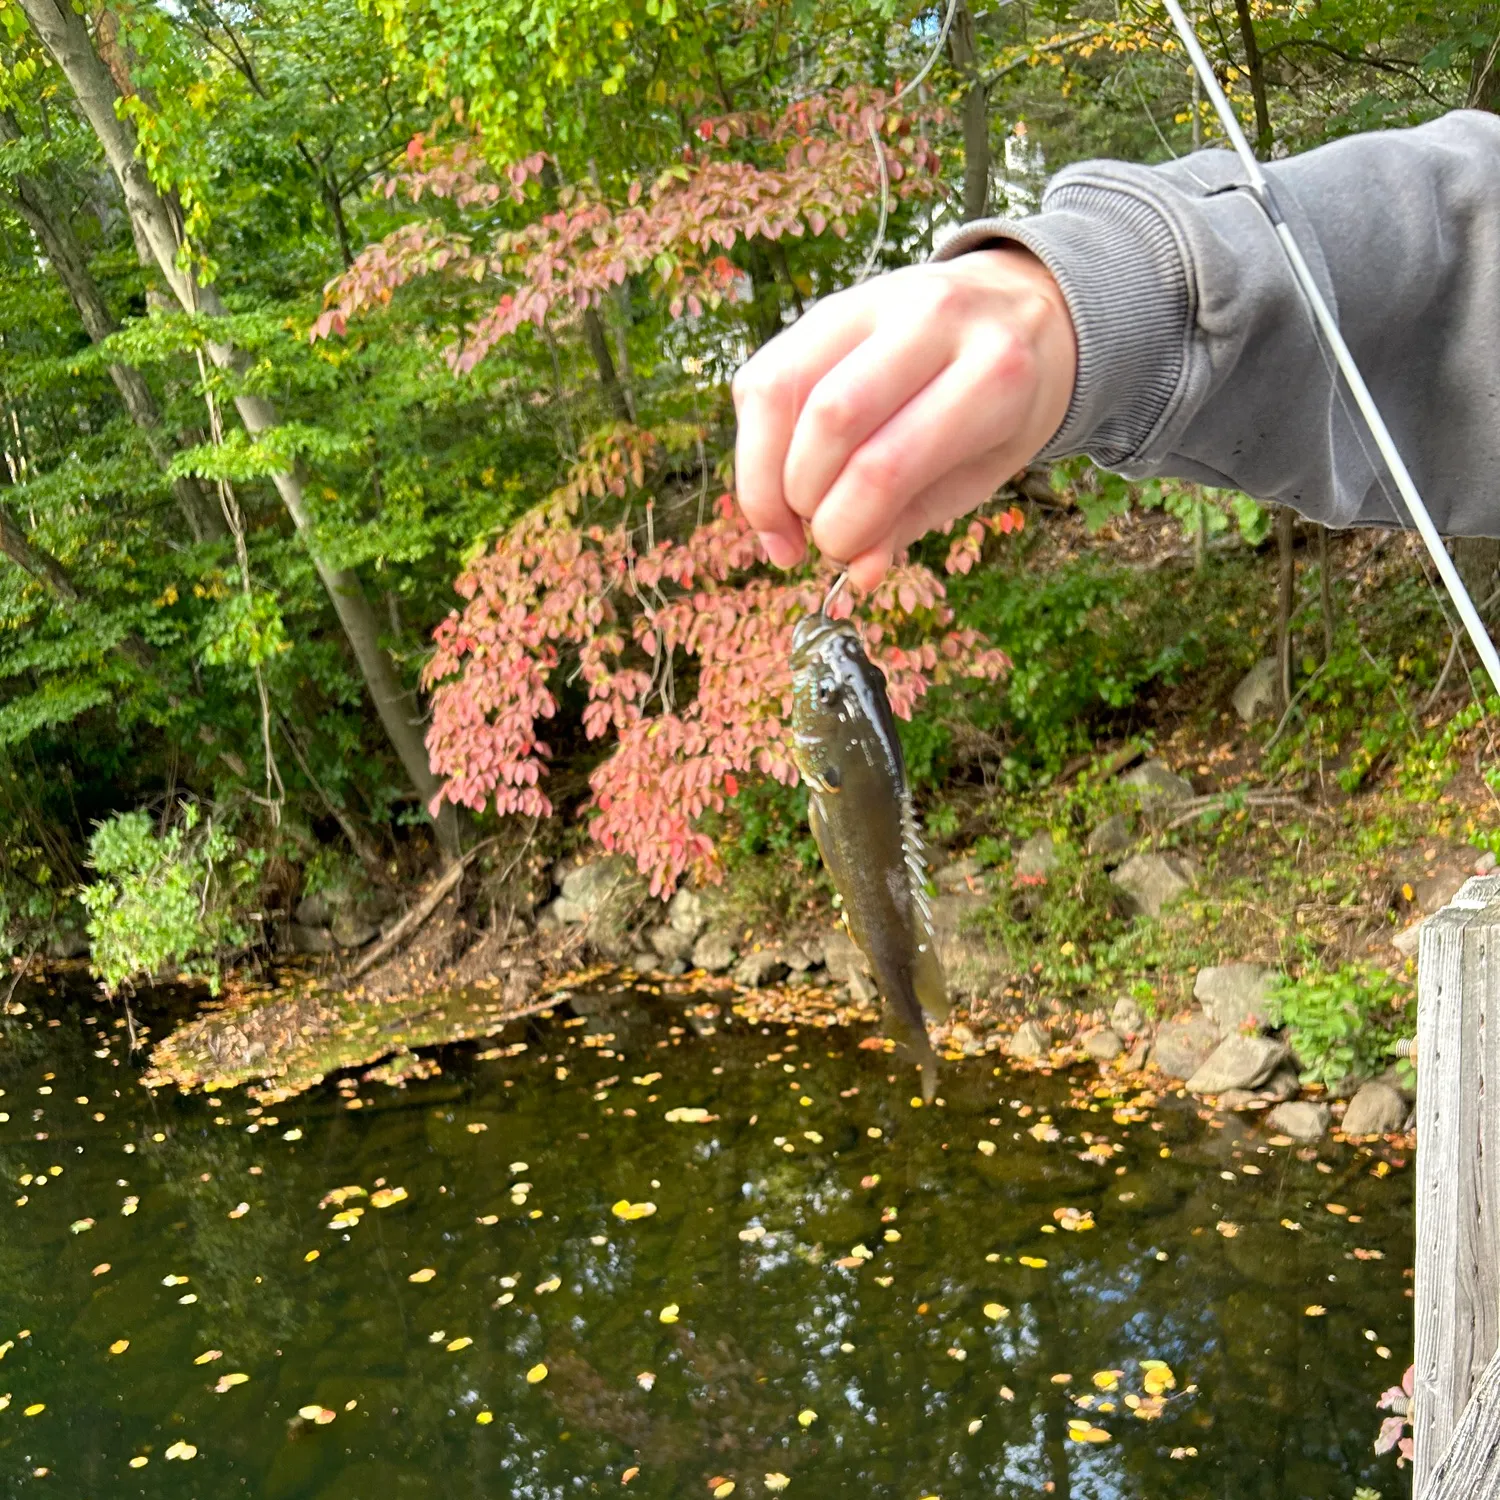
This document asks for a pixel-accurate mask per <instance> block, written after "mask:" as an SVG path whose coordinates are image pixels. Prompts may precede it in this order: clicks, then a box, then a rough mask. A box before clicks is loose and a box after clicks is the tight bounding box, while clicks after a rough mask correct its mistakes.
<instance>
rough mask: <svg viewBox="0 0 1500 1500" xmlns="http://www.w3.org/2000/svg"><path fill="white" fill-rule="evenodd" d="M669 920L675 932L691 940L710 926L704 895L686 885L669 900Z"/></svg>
mask: <svg viewBox="0 0 1500 1500" xmlns="http://www.w3.org/2000/svg"><path fill="white" fill-rule="evenodd" d="M667 922H668V924H669V925H670V927H671V928H672V931H673V932H680V933H681V934H682V935H683V936H684V937H685V938H687V939H688V941H689V942H691V941H692V940H693V939H694V938H695V937H697V936H698V935H699V934H700V933H701V932H702V931H703V929H704V928H705V927H707V926H708V913H707V912H706V911H705V910H704V907H703V897H702V896H700V895H699V894H698V893H697V891H690V890H688V888H687V887H686V886H683V888H682V889H681V890H679V891H678V892H677V894H676V895H674V896H673V897H672V899H671V900H670V901H669V902H667Z"/></svg>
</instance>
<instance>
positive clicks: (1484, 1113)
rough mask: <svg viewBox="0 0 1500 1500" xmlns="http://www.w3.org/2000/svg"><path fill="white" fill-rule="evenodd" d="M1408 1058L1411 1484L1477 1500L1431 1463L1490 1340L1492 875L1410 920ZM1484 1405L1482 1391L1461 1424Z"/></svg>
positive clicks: (1494, 1138) (1498, 1317) (1459, 1417)
mask: <svg viewBox="0 0 1500 1500" xmlns="http://www.w3.org/2000/svg"><path fill="white" fill-rule="evenodd" d="M1417 1069H1418V1084H1417V1142H1418V1149H1417V1251H1416V1262H1415V1273H1416V1281H1415V1287H1414V1296H1415V1299H1416V1302H1415V1316H1416V1384H1415V1390H1414V1396H1413V1402H1412V1408H1413V1409H1412V1427H1413V1433H1414V1445H1415V1453H1414V1469H1415V1474H1414V1477H1413V1481H1412V1493H1413V1494H1414V1495H1416V1496H1418V1497H1421V1500H1429V1496H1430V1497H1431V1500H1437V1496H1438V1495H1439V1494H1442V1495H1443V1496H1448V1495H1453V1496H1457V1495H1459V1494H1463V1495H1466V1496H1473V1497H1475V1500H1477V1496H1478V1494H1479V1493H1481V1492H1479V1491H1476V1490H1474V1489H1469V1488H1462V1487H1461V1488H1457V1489H1455V1488H1450V1487H1449V1486H1451V1485H1452V1484H1453V1483H1454V1482H1455V1477H1457V1478H1459V1479H1462V1478H1464V1477H1465V1476H1455V1475H1454V1474H1453V1472H1452V1469H1453V1467H1454V1465H1453V1464H1444V1465H1443V1469H1444V1472H1443V1473H1442V1475H1441V1476H1439V1475H1438V1474H1437V1472H1436V1471H1437V1470H1438V1467H1439V1465H1440V1464H1441V1463H1442V1461H1443V1459H1444V1456H1445V1455H1446V1454H1447V1453H1448V1450H1449V1445H1450V1443H1452V1441H1453V1439H1454V1435H1455V1433H1456V1432H1457V1431H1458V1429H1459V1426H1460V1423H1461V1422H1462V1421H1465V1407H1467V1406H1468V1405H1469V1401H1470V1397H1471V1396H1473V1395H1474V1394H1475V1390H1476V1387H1477V1386H1478V1385H1479V1383H1480V1380H1481V1377H1483V1376H1484V1375H1485V1373H1486V1370H1487V1367H1488V1366H1489V1365H1490V1362H1491V1360H1492V1359H1493V1358H1494V1356H1495V1354H1496V1350H1497V1345H1500V876H1494V875H1487V876H1483V877H1481V878H1478V879H1474V880H1470V881H1468V882H1467V883H1466V884H1465V885H1464V887H1463V889H1462V890H1461V891H1460V892H1459V893H1458V895H1457V896H1456V897H1455V898H1454V900H1453V902H1452V904H1451V905H1449V906H1446V907H1444V908H1443V910H1442V911H1440V912H1438V913H1437V914H1436V915H1435V916H1433V917H1432V918H1430V919H1429V920H1428V921H1427V922H1426V923H1425V924H1424V926H1423V928H1422V937H1421V958H1420V962H1419V965H1418V1000H1417ZM1481 1407H1482V1408H1483V1411H1481V1410H1480V1408H1481ZM1485 1411H1487V1412H1489V1413H1490V1420H1491V1421H1493V1419H1494V1413H1495V1403H1494V1399H1493V1396H1492V1397H1491V1399H1490V1400H1488V1401H1485V1402H1478V1403H1476V1407H1475V1409H1474V1410H1473V1411H1471V1412H1470V1413H1469V1414H1468V1419H1467V1423H1466V1426H1471V1425H1472V1424H1473V1422H1474V1421H1475V1420H1476V1419H1477V1418H1479V1417H1481V1416H1483V1415H1484V1412H1485ZM1489 1441H1490V1443H1491V1444H1492V1445H1493V1443H1494V1434H1493V1433H1491V1434H1490V1437H1489ZM1472 1442H1473V1436H1472V1434H1470V1435H1469V1438H1468V1441H1466V1443H1465V1444H1464V1445H1463V1446H1465V1447H1469V1446H1470V1444H1471V1443H1472ZM1454 1458H1455V1460H1457V1459H1458V1458H1459V1453H1458V1451H1457V1450H1455V1453H1454ZM1468 1477H1469V1478H1472V1477H1473V1476H1472V1474H1471V1475H1470V1476H1468ZM1435 1479H1440V1481H1441V1485H1442V1488H1441V1489H1439V1488H1438V1487H1437V1486H1436V1485H1434V1486H1433V1488H1432V1489H1431V1490H1429V1484H1430V1483H1431V1482H1432V1481H1434V1480H1435ZM1482 1493H1484V1494H1491V1493H1493V1492H1492V1491H1489V1490H1485V1491H1483V1492H1482Z"/></svg>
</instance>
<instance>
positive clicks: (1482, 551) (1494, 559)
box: [1448, 536, 1500, 609]
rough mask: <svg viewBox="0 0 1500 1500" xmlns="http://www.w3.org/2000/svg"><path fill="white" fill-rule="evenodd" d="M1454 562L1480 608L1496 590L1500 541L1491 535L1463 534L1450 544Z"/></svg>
mask: <svg viewBox="0 0 1500 1500" xmlns="http://www.w3.org/2000/svg"><path fill="white" fill-rule="evenodd" d="M1448 550H1449V551H1450V552H1451V553H1452V554H1453V564H1454V566H1455V567H1456V568H1457V569H1458V576H1459V577H1460V578H1462V579H1463V581H1464V587H1465V588H1466V589H1468V591H1469V597H1470V598H1471V599H1472V600H1473V601H1474V606H1475V608H1476V609H1482V608H1483V606H1484V603H1485V601H1486V600H1487V599H1488V598H1489V597H1490V595H1491V594H1492V593H1494V591H1495V574H1496V572H1497V571H1500V541H1497V540H1496V539H1495V538H1494V537H1488V536H1460V537H1454V539H1453V540H1452V541H1451V542H1449V543H1448Z"/></svg>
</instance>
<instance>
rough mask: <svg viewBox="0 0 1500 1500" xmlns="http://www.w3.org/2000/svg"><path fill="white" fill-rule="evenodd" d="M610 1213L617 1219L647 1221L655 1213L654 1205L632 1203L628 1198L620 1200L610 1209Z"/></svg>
mask: <svg viewBox="0 0 1500 1500" xmlns="http://www.w3.org/2000/svg"><path fill="white" fill-rule="evenodd" d="M610 1212H611V1213H612V1214H614V1216H615V1217H616V1218H617V1219H625V1220H627V1221H628V1220H631V1219H649V1218H650V1217H651V1215H652V1214H654V1213H655V1212H656V1205H655V1204H654V1203H632V1202H631V1201H630V1199H628V1198H621V1199H620V1201H619V1202H618V1203H616V1204H613V1205H612V1206H611V1208H610Z"/></svg>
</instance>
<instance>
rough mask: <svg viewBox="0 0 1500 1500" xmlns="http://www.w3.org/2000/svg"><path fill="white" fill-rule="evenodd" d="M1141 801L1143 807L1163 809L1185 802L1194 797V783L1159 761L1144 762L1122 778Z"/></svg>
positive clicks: (1121, 780)
mask: <svg viewBox="0 0 1500 1500" xmlns="http://www.w3.org/2000/svg"><path fill="white" fill-rule="evenodd" d="M1120 785H1121V786H1128V787H1129V788H1130V789H1131V790H1132V791H1133V792H1134V793H1135V794H1136V796H1137V797H1138V798H1139V799H1140V803H1141V806H1142V807H1162V806H1165V805H1166V804H1168V803H1171V802H1185V801H1186V800H1187V799H1188V798H1189V797H1191V796H1193V795H1194V792H1193V783H1192V782H1191V781H1189V780H1188V779H1187V777H1185V776H1179V775H1178V774H1177V773H1176V772H1175V771H1172V770H1169V769H1168V768H1167V767H1166V766H1164V765H1163V764H1162V763H1161V762H1160V761H1159V760H1148V761H1143V762H1142V763H1141V764H1140V765H1138V766H1137V767H1136V768H1135V770H1133V771H1130V772H1128V773H1127V774H1126V775H1124V776H1122V777H1121V778H1120Z"/></svg>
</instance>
